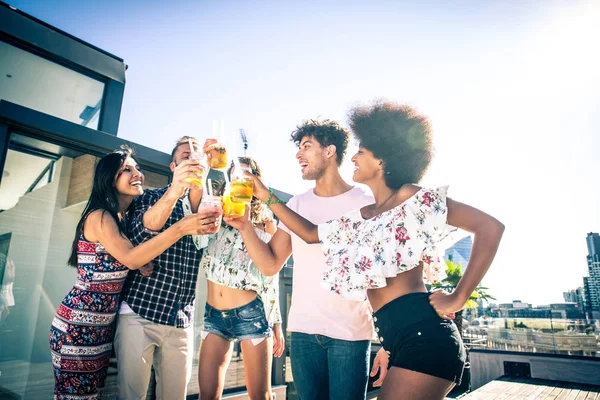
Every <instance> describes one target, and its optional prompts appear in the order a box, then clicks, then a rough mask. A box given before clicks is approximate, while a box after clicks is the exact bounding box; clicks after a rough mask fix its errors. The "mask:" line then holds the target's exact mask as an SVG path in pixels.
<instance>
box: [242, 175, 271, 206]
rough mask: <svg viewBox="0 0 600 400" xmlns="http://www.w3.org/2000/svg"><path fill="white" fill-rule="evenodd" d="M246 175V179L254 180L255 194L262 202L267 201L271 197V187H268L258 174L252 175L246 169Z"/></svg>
mask: <svg viewBox="0 0 600 400" xmlns="http://www.w3.org/2000/svg"><path fill="white" fill-rule="evenodd" d="M244 176H245V177H246V179H249V180H250V181H251V182H252V188H253V196H254V197H256V198H257V199H259V200H260V201H262V202H266V201H267V200H268V199H269V196H270V195H271V193H270V192H269V188H267V187H266V186H265V184H264V183H262V181H261V180H260V179H258V178H257V177H256V176H254V175H252V174H251V173H250V172H248V171H244Z"/></svg>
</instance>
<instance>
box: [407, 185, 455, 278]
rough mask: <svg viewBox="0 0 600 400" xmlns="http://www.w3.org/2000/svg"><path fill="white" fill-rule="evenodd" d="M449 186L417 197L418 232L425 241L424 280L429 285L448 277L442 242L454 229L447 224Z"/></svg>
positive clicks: (422, 258) (423, 191) (428, 190)
mask: <svg viewBox="0 0 600 400" xmlns="http://www.w3.org/2000/svg"><path fill="white" fill-rule="evenodd" d="M447 193H448V186H443V187H440V188H437V189H423V190H421V191H420V192H419V193H418V194H417V195H416V196H415V197H416V203H415V205H416V206H417V207H418V211H417V212H416V213H415V215H416V217H417V220H418V221H419V226H418V232H419V236H420V237H421V238H422V240H423V253H422V255H421V261H423V280H424V281H425V283H427V284H432V283H437V282H439V281H441V280H442V279H444V278H445V277H446V272H445V271H446V265H445V263H444V253H443V248H442V247H441V245H440V244H441V242H442V241H443V240H444V239H445V238H446V237H448V235H449V234H450V233H451V232H452V230H453V228H452V227H450V226H449V225H448V223H447V219H448V205H447Z"/></svg>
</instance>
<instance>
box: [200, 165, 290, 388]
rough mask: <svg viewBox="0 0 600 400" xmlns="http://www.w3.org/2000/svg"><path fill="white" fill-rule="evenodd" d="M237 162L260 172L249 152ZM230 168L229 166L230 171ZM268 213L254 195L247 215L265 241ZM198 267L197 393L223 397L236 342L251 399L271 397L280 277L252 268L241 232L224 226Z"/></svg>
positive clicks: (278, 342) (270, 224) (280, 346)
mask: <svg viewBox="0 0 600 400" xmlns="http://www.w3.org/2000/svg"><path fill="white" fill-rule="evenodd" d="M240 166H241V167H242V168H248V169H250V170H251V171H252V173H253V174H254V175H256V176H258V177H260V176H261V171H260V168H259V166H258V164H257V163H256V161H254V160H253V159H251V158H249V157H241V158H240ZM232 170H233V166H232V167H231V168H230V170H229V174H230V175H231V173H232ZM267 213H268V212H267V210H266V208H265V206H264V204H263V203H261V202H260V201H259V200H258V199H256V198H253V199H252V202H251V204H250V207H249V208H247V214H249V218H245V219H246V220H248V221H247V222H248V224H251V226H252V227H253V229H255V230H256V233H257V235H258V236H259V237H260V239H261V240H263V241H264V242H268V241H269V240H271V237H272V236H273V234H274V233H275V223H274V221H273V219H272V218H271V217H269V216H268V215H267ZM200 267H201V269H202V270H203V271H204V273H205V274H206V278H207V285H208V295H207V300H206V306H205V311H204V327H203V329H202V332H201V336H202V343H201V345H200V357H199V366H198V383H199V386H200V398H201V399H215V398H221V395H222V394H223V387H224V385H225V374H226V372H227V367H228V365H229V362H230V361H231V357H232V353H233V343H234V342H235V341H239V342H240V346H241V349H242V353H243V354H244V370H245V371H246V387H247V389H248V394H249V395H250V398H252V399H270V398H271V385H270V382H271V361H272V355H273V354H274V355H275V356H276V357H280V356H281V355H282V354H283V350H284V347H285V340H284V336H283V332H282V329H281V312H280V309H279V288H278V286H279V280H278V277H277V276H265V275H263V274H262V273H261V272H260V271H259V270H258V269H257V268H256V266H255V265H254V263H253V262H252V260H251V259H250V257H249V256H248V253H247V251H246V248H245V246H244V242H243V241H242V237H241V235H240V232H239V231H238V230H237V229H234V228H233V227H231V226H227V225H224V226H222V227H221V229H220V230H219V231H218V232H217V233H216V234H214V235H212V236H211V237H210V239H209V240H208V247H207V248H206V249H205V251H204V255H203V257H202V260H201V261H200Z"/></svg>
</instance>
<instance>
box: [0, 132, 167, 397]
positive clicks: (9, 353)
mask: <svg viewBox="0 0 600 400" xmlns="http://www.w3.org/2000/svg"><path fill="white" fill-rule="evenodd" d="M15 136H16V135H15ZM96 160H97V158H96V157H94V156H91V155H88V154H82V155H79V156H76V157H74V158H70V157H60V158H59V157H57V158H56V159H49V158H44V157H40V156H38V155H32V154H27V153H23V152H21V151H16V150H15V149H14V148H12V147H10V146H9V151H8V156H7V161H6V164H5V168H4V171H2V172H3V177H2V185H1V186H0V210H1V212H0V398H24V399H49V398H52V393H53V388H54V375H53V368H52V362H51V359H50V349H49V344H48V334H49V331H50V324H51V322H52V318H53V316H54V314H55V312H56V310H57V308H58V305H59V304H60V302H61V301H62V299H63V298H64V296H65V295H66V294H67V293H68V292H69V290H70V289H71V288H72V287H73V284H74V282H75V278H76V274H77V270H76V269H75V268H72V267H69V266H68V265H67V259H68V256H69V253H70V249H71V244H72V240H73V237H74V235H75V228H76V225H77V222H78V220H79V218H80V216H81V212H82V211H83V208H84V206H85V204H86V201H87V199H88V198H89V193H90V190H91V186H92V181H93V174H94V167H95V164H96ZM146 175H148V176H149V178H150V179H149V181H150V184H149V185H148V186H147V187H152V186H153V185H152V184H154V185H160V186H164V185H165V184H166V183H167V177H166V176H162V175H157V174H152V173H148V174H146ZM116 365H117V364H116V360H115V359H113V360H111V364H110V367H109V370H108V378H107V380H106V388H105V393H104V394H105V398H114V397H115V396H116V394H117V391H116V374H117V369H116Z"/></svg>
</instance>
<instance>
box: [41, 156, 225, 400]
mask: <svg viewBox="0 0 600 400" xmlns="http://www.w3.org/2000/svg"><path fill="white" fill-rule="evenodd" d="M143 183H144V175H143V174H142V172H141V171H140V168H139V166H138V165H137V163H136V162H135V160H134V159H133V157H132V151H131V150H130V149H129V148H128V147H122V148H121V149H119V150H116V151H114V152H112V153H110V154H107V155H106V156H104V157H102V158H101V159H100V160H99V162H98V164H97V165H96V171H95V174H94V183H93V187H92V193H91V195H90V198H89V200H88V203H87V205H86V207H85V209H84V211H83V213H82V215H81V219H80V220H79V223H78V224H77V229H76V231H75V239H74V240H73V247H72V250H71V255H70V257H69V265H71V266H73V267H77V279H76V281H75V285H74V287H73V289H71V291H70V292H69V293H68V294H67V296H66V297H65V298H64V299H63V301H62V302H61V304H60V306H59V308H58V311H57V313H56V315H55V316H54V319H53V321H52V326H51V327H50V350H51V355H52V364H53V366H54V377H55V385H54V398H55V399H63V398H65V399H67V398H68V399H71V398H75V397H76V398H78V399H99V398H101V397H102V391H103V388H104V381H105V378H106V371H107V369H108V363H109V359H110V355H111V351H112V342H113V337H114V327H115V326H114V325H115V316H116V312H117V310H118V303H119V295H120V293H121V289H122V288H123V284H124V282H125V278H126V276H127V273H128V272H129V270H136V273H137V270H139V269H140V268H141V267H142V266H144V265H146V264H147V263H149V262H150V261H152V259H153V258H155V257H156V256H158V255H159V254H160V253H162V252H163V251H164V250H165V249H167V248H168V247H169V246H171V245H172V244H173V243H175V242H176V241H178V240H179V239H180V238H182V237H183V236H185V235H191V234H203V233H204V232H205V231H208V230H209V227H211V226H212V227H213V228H214V224H215V222H216V220H217V217H218V212H219V211H218V209H216V208H215V209H206V211H204V212H202V213H198V214H192V215H189V216H187V217H185V218H184V219H182V220H181V221H180V222H178V223H177V224H175V225H173V226H172V227H170V228H169V229H167V230H165V231H163V232H161V233H160V234H158V235H157V236H155V237H154V238H152V239H151V240H149V241H147V242H145V243H143V244H141V245H139V246H137V247H134V246H133V245H132V244H131V242H130V241H129V240H128V239H127V236H126V232H125V219H126V218H127V212H128V209H129V206H130V205H131V203H132V201H133V199H134V198H135V197H136V196H139V195H140V194H142V193H143Z"/></svg>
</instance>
